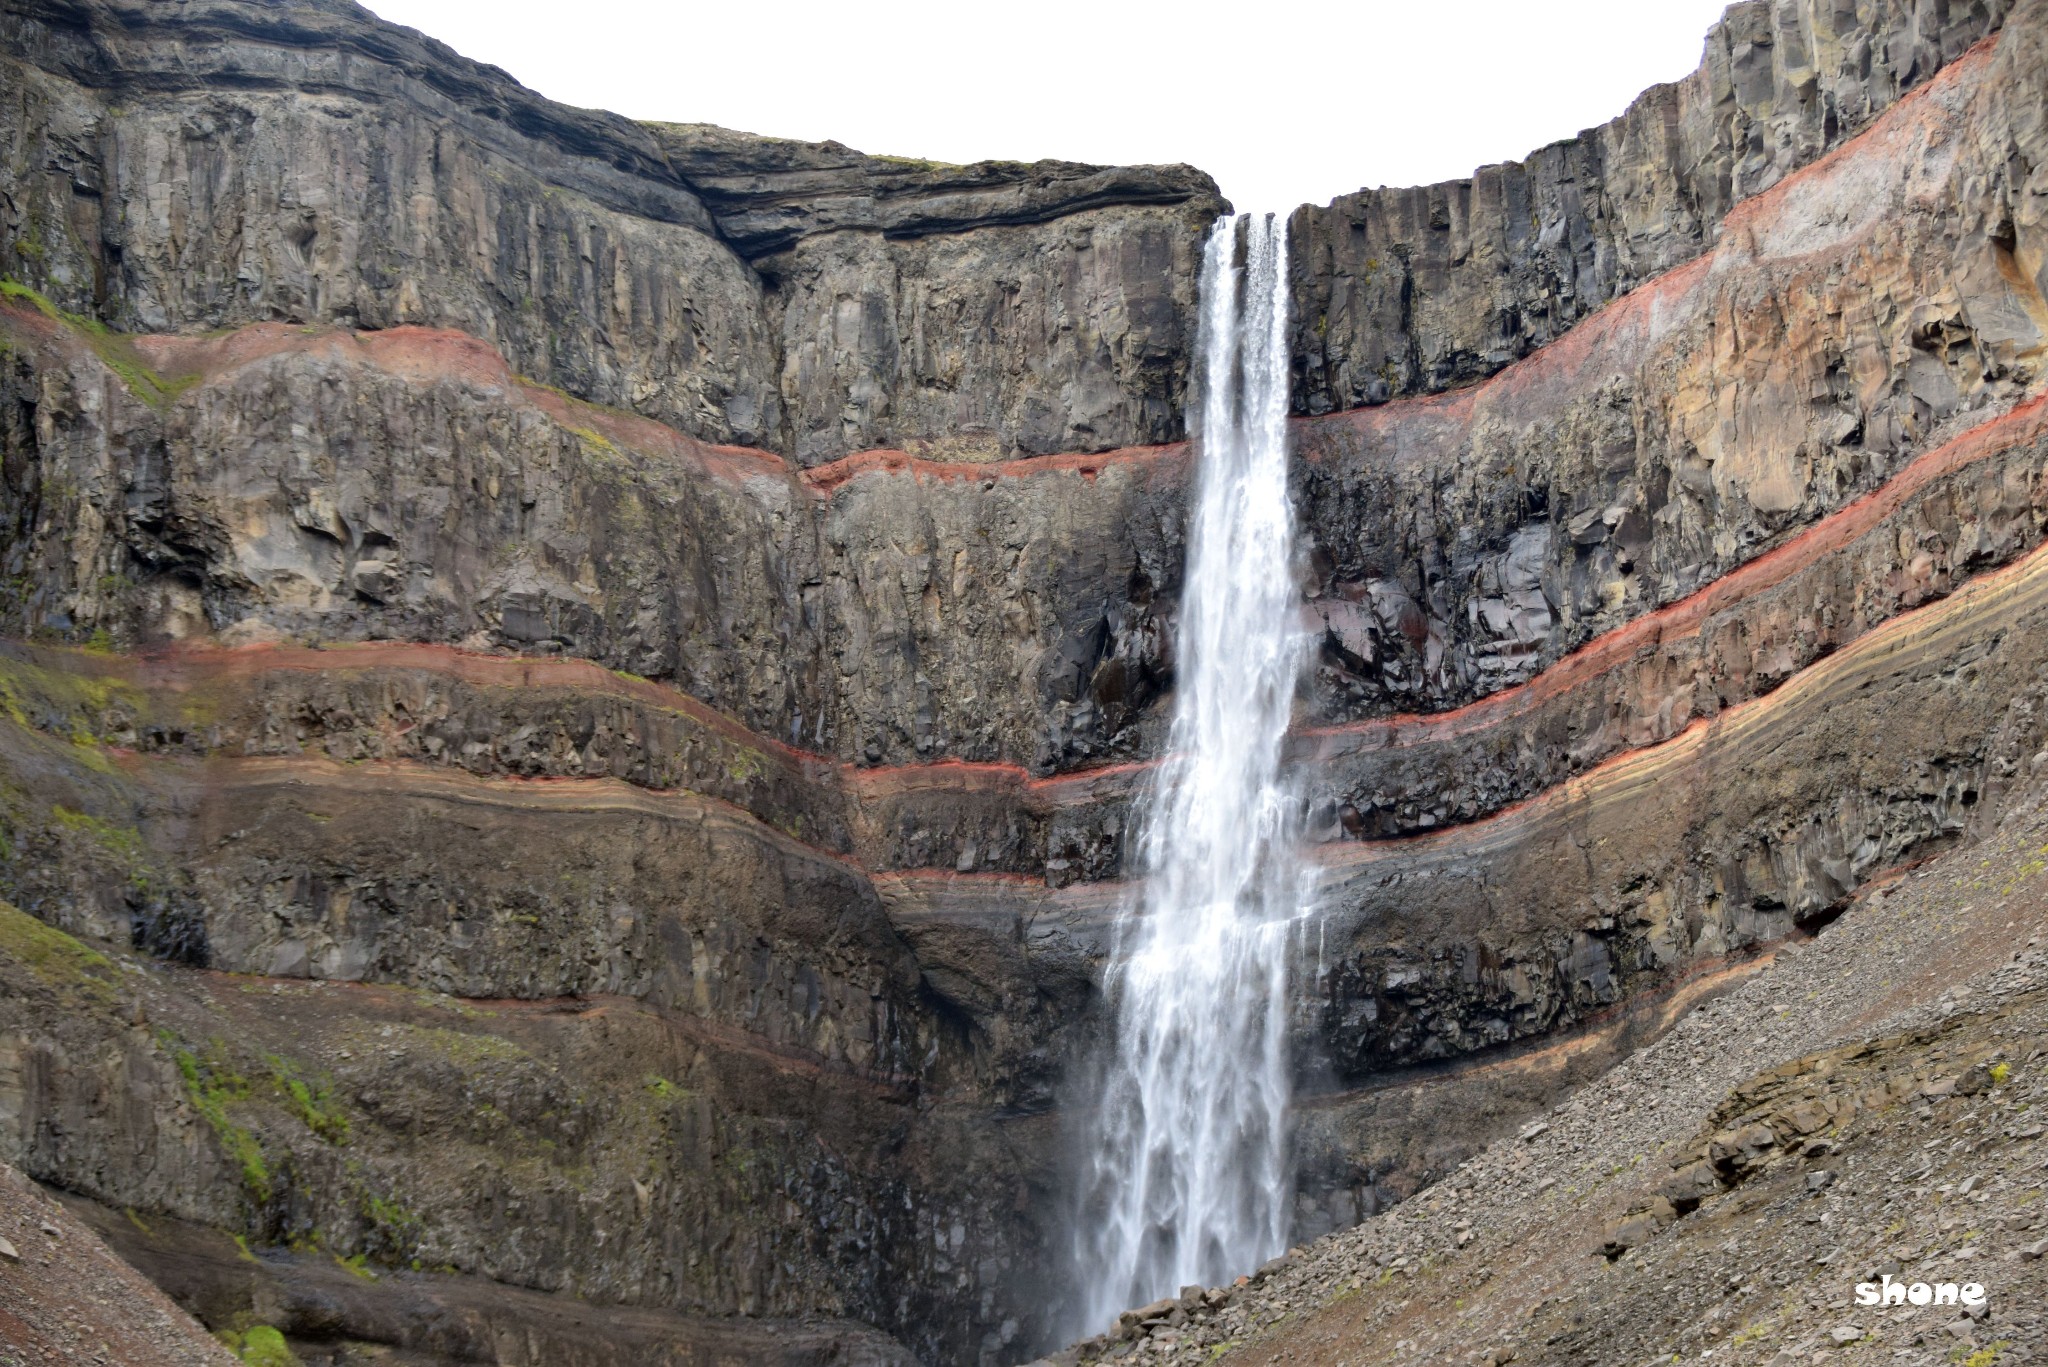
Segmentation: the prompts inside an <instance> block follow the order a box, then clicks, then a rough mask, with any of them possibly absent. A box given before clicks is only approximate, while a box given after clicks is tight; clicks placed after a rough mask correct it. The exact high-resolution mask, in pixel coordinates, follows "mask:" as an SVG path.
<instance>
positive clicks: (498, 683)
mask: <svg viewBox="0 0 2048 1367" xmlns="http://www.w3.org/2000/svg"><path fill="white" fill-rule="evenodd" d="M2044 438H2048V395H2043V396H2038V397H2036V398H2034V399H2032V400H2029V401H2027V402H2026V403H2023V404H2021V405H2019V406H2018V407H2016V408H2014V409H2012V410H2011V411H2009V412H2007V413H2005V414H2003V415H2001V416H1999V417H1996V418H1993V419H1991V420H1989V421H1987V422H1984V423H1982V424H1980V425H1979V426H1977V427H1975V428H1972V429H1971V430H1969V431H1967V432H1965V433H1963V434H1961V435H1959V436H1957V437H1956V438H1954V439H1952V440H1951V441H1949V442H1947V443H1945V444H1943V445H1942V446H1940V447H1937V448H1936V449H1934V450H1932V451H1929V452H1926V453H1924V454H1922V455H1921V456H1919V457H1918V458H1916V459H1915V460H1914V461H1913V462H1912V463H1910V464H1909V465H1908V466H1907V467H1906V468H1905V469H1904V470H1902V471H1901V472H1900V473H1899V474H1898V475H1896V476H1894V477H1893V478H1892V479H1891V480H1890V481H1889V482H1887V483H1886V484H1885V485H1883V486H1882V487H1880V488H1878V489H1876V490H1874V491H1872V492H1871V493H1869V494H1866V495H1864V496H1863V497H1861V498H1859V499H1857V500H1856V501H1854V502H1852V503H1850V504H1849V505H1848V506H1847V507H1845V508H1843V509H1841V510H1840V511H1838V512H1836V513H1834V514H1831V515H1830V516H1828V517H1826V518H1823V519H1822V520H1820V521H1819V522H1816V523H1814V524H1813V525H1812V526H1810V527H1808V528H1807V529H1806V530H1805V531H1803V532H1801V533H1800V534H1798V535H1797V536H1795V537H1793V538H1791V539H1790V540H1788V541H1786V542H1785V543H1783V544H1782V545H1780V546H1778V547H1777V548H1775V549H1773V550H1771V551H1769V552H1767V553H1765V554H1764V555H1762V556H1759V557H1758V558H1756V559H1755V560H1752V561H1750V562H1748V563H1747V564H1745V565H1743V566H1741V567H1739V568H1737V569H1735V570H1733V571H1731V572H1730V573H1728V574H1726V575H1724V576H1722V577H1721V578H1720V579H1717V580H1715V581H1714V582H1713V583H1711V584H1709V585H1707V586H1706V587H1704V588H1702V589H1700V590H1698V591H1697V592H1695V593H1693V594H1691V595H1690V596H1688V597H1686V598H1684V599H1681V600H1679V601H1678V602H1676V603H1672V604H1669V605H1667V606H1666V607H1663V608H1660V609H1657V610H1656V611H1654V612H1651V613H1648V614H1646V615H1644V616H1642V617H1638V618H1636V619H1634V620H1633V621H1630V622H1627V623H1625V624H1623V625H1622V626H1619V627H1616V628H1614V629H1613V630H1612V631H1609V632H1606V633H1604V634H1603V635H1601V636H1599V637H1596V638H1595V639H1594V640H1592V641H1590V642H1588V643H1587V644H1586V645H1585V646H1583V647H1581V648H1580V649H1579V650H1577V651H1575V652H1573V653H1572V654H1571V655H1569V656H1566V657H1565V658H1564V659H1562V660H1560V661H1558V662H1557V663H1556V664H1554V665H1552V666H1550V667H1549V668H1548V669H1545V670H1544V671H1543V672H1541V673H1540V674H1538V675H1536V676H1535V677H1534V678H1532V679H1530V680H1529V681H1528V682H1526V683H1523V684H1520V685H1517V686H1515V687H1513V688H1509V689H1504V690H1502V691H1501V692H1499V693H1495V694H1492V695H1490V696H1488V697H1485V698H1482V699H1480V700H1478V701H1476V702H1473V703H1469V704H1467V705H1466V706H1464V707H1461V708H1458V709H1456V710H1454V711H1449V712H1442V713H1425V714H1404V715H1400V716H1394V717H1382V718H1374V719H1371V720H1368V721H1362V722H1353V723H1348V724H1345V725H1342V726H1335V727H1325V728H1318V729H1313V730H1307V731H1303V732H1300V733H1297V734H1296V736H1295V737H1293V739H1292V740H1291V742H1290V747H1291V750H1292V752H1293V755H1292V757H1293V758H1294V759H1295V760H1297V761H1299V762H1308V763H1316V762H1322V761H1328V760H1332V759H1337V758H1342V757H1344V756H1347V755H1356V754H1363V753H1368V752H1374V751H1383V750H1394V749H1401V748H1406V747H1411V746H1417V745H1422V744H1426V743H1430V742H1434V741H1440V740H1444V739H1447V738H1451V737H1458V736H1468V735H1472V734H1474V733H1477V732H1481V731H1484V730H1487V729H1489V728H1493V727H1497V726H1501V725H1504V724H1506V723H1509V722H1512V721H1514V720H1515V719H1517V718H1520V717H1522V716H1526V715H1528V714H1529V713H1531V712H1533V711H1535V710H1536V709H1537V708H1539V707H1541V706H1543V705H1545V704H1546V703H1549V702H1552V701H1554V700H1556V699H1557V698H1559V697H1562V696H1564V695H1566V694H1569V693H1572V692H1574V691H1577V690H1579V689H1581V688H1584V687H1585V686H1587V685H1588V684H1590V683H1591V682H1593V681H1595V680H1597V679H1599V678H1601V677H1603V676H1606V675H1608V674H1610V673H1611V672H1613V671H1615V670H1617V669H1619V668H1622V667H1624V666H1626V665H1628V664H1629V663H1630V662H1632V661H1634V660H1637V659H1640V658H1642V656H1643V655H1644V653H1645V652H1648V651H1653V650H1655V649H1656V648H1657V647H1658V646H1659V645H1661V644H1663V643H1666V642H1670V641H1675V640H1679V639H1683V638H1686V637H1691V636H1695V635H1697V634H1698V633H1699V632H1700V631H1701V630H1702V629H1703V628H1704V627H1706V626H1707V625H1708V624H1709V623H1710V622H1711V621H1712V620H1713V619H1714V618H1715V617H1716V616H1717V615H1718V614H1720V613H1723V612H1725V611H1727V610H1728V609H1730V608H1732V607H1734V606H1736V605H1738V604H1740V603H1742V602H1744V601H1746V600H1748V599H1750V598H1753V597H1755V596H1757V595H1760V594H1763V593H1765V592H1768V591H1769V590H1771V589H1772V588H1774V587H1776V586H1778V585H1780V584H1782V583H1784V582H1786V581H1787V580H1788V579H1790V578H1791V577H1792V576H1793V575H1795V574H1797V573H1798V572H1800V571H1801V570H1804V569H1806V568H1808V567H1810V566H1812V565H1814V564H1816V563H1818V562H1819V561H1820V560H1821V559H1823V558H1824V557H1825V556H1827V555H1829V554H1830V553H1832V552H1835V551H1838V550H1840V549H1841V548H1843V547H1845V546H1848V545H1850V544H1852V543H1853V542H1855V541H1856V540H1857V539H1858V538H1860V537H1862V536H1864V535H1866V534H1868V533H1869V532H1871V531H1872V530H1874V529H1876V528H1877V527H1879V526H1881V525H1882V524H1883V522H1884V521H1885V519H1887V518H1888V517H1890V516H1892V515H1893V514H1894V513H1895V512H1897V511H1898V510H1899V509H1900V508H1902V507H1903V506H1905V504H1906V503H1907V502H1908V501H1909V500H1910V499H1911V498H1912V497H1913V496H1914V495H1916V494H1918V493H1919V492H1921V491H1922V490H1924V489H1926V488H1927V487H1928V486H1929V485H1930V484H1932V483H1934V482H1935V481H1937V480H1939V479H1941V478H1943V477H1945V476H1948V475H1951V474H1954V473H1955V472H1957V471H1960V470H1963V469H1966V468H1967V467H1969V466H1971V465H1973V464H1976V463H1978V462H1980V461H1983V460H1985V459H1988V458H1990V457H1993V456H1995V455H1998V454H2000V453H2002V452H2005V451H2009V450H2011V449H2013V448H2015V447H2017V446H2020V445H2023V444H2025V443H2028V442H2034V441H2039V440H2043V439H2044ZM1926 610H1927V609H1925V608H1922V609H1917V610H1914V611H1913V612H1909V613H1907V614H1905V615H1904V617H1911V616H1915V615H1917V614H1918V613H1924V612H1925V611H1926ZM1904 617H1901V618H1895V619H1893V622H1892V623H1891V624H1887V625H1886V626H1882V627H1879V628H1877V629H1876V632H1884V631H1886V630H1888V629H1890V627H1892V626H1895V625H1896V624H1897V623H1898V622H1899V621H1902V620H1904ZM1872 634H1875V633H1872ZM1863 639H1864V640H1868V639H1870V636H1869V635H1866V636H1865V637H1864V638H1863ZM1855 648H1856V647H1855V646H1854V645H1852V646H1851V647H1850V650H1852V651H1853V650H1854V649H1855ZM62 658H63V663H64V667H65V668H66V669H68V670H70V671H72V672H77V673H85V674H97V675H106V676H116V677H123V678H127V679H129V680H131V681H132V682H134V683H135V684H137V685H138V686H142V687H146V688H149V689H153V690H162V691H172V692H176V691H188V690H191V689H193V688H196V687H201V686H204V685H205V684H206V683H208V682H210V681H213V680H223V679H225V680H241V679H249V678H255V677H260V676H261V675H264V674H267V673H275V672H286V671H291V672H306V673H322V674H333V673H345V672H351V671H364V670H374V669H394V670H424V671H430V672H434V673H439V674H444V675H447V676H449V677H453V678H457V679H460V680H462V681H463V682H466V683H471V684H475V685H479V686H486V687H502V688H560V689H563V690H570V691H577V692H586V693H597V694H601V695H606V696H612V697H620V698H626V699H630V700H632V701H636V702H642V703H645V704H648V705H650V706H653V707H658V708H661V709H664V710H667V711H671V712H675V713H679V714H682V715H684V716H687V717H689V718H690V719H691V720H692V721H694V722H696V723H697V724H699V725H701V726H702V727H704V728H705V729H706V730H707V731H709V732H712V733H714V734H717V735H720V736H722V737H724V738H725V739H727V740H729V741H731V742H733V743H734V744H737V745H742V746H745V747H747V748H749V749H751V750H755V751H757V752H760V753H762V754H764V755H766V756H769V757H772V758H773V760H774V761H775V762H776V763H777V764H778V766H779V767H781V768H783V769H784V770H785V771H787V772H789V773H791V774H792V775H793V776H796V777H798V778H801V779H803V780H804V781H807V782H812V783H830V784H835V785H838V786H840V787H841V788H842V789H843V791H845V792H846V793H847V794H848V795H849V796H851V797H853V798H855V799H857V800H870V799H874V798H881V797H888V796H898V795H905V794H913V793H919V792H962V793H979V794H988V795H997V796H1002V795H1009V796H1013V797H1014V798H1015V799H1016V800H1018V801H1020V802H1024V803H1031V804H1038V803H1044V804H1047V805H1049V806H1054V807H1057V806H1060V805H1063V804H1066V803H1071V802H1082V801H1089V800H1100V799H1107V798H1117V797H1122V796H1126V795H1128V794H1129V793H1130V792H1132V791H1133V790H1134V789H1135V788H1136V787H1137V786H1139V785H1141V784H1142V783H1143V782H1144V781H1145V780H1146V779H1147V778H1148V777H1149V775H1150V774H1151V773H1152V771H1153V770H1154V769H1155V768H1156V765H1157V761H1156V760H1143V761H1134V762H1128V763H1122V764H1115V765H1106V766H1101V767H1098V768H1093V769H1083V770H1077V771H1072V772H1068V773H1062V774H1055V775H1050V776H1044V777H1034V776H1032V775H1031V774H1030V773H1029V771H1028V770H1026V769H1025V768H1024V767H1023V766H1021V765H1017V764H1011V763H1000V762H971V761H963V760H939V761H935V762H931V763H924V764H908V765H896V766H881V767H862V766H858V765H855V764H852V763H849V762H846V761H843V760H839V759H835V758H833V757H830V756H827V755H822V754H819V753H817V752H815V751H810V750H805V749H801V748H799V747H796V746H792V745H790V744H788V743H787V742H784V741H780V740H776V739H774V738H772V737H769V736H764V735H761V734H760V733H757V732H754V731H751V730H749V729H748V728H746V727H745V726H743V725H742V724H741V723H739V722H738V721H735V720H734V719H733V718H731V717H729V716H728V715H726V714H725V713H723V712H720V711H718V710H717V709H716V708H713V707H711V706H709V705H707V704H705V703H703V702H700V701H698V700H697V699H695V698H692V697H690V696H689V695H688V694H685V693H683V692H681V691H680V690H678V689H676V688H674V687H672V686H670V685H668V684H664V683H658V682H655V681H653V680H648V679H639V678H633V677H631V676H626V675H621V674H617V673H615V672H613V671H611V670H608V669H605V668H604V667H603V666H601V665H597V664H595V663H592V662H590V661H587V660H580V659H574V658H564V657H545V658H536V657H528V656H506V655H489V654H481V653H476V652H472V651H465V650H462V649H460V648H457V647H455V646H449V645H436V644H423V643H407V642H363V643H348V644H336V645H331V646H323V647H317V648H314V647H302V646H288V645H253V646H240V647H217V646H173V647H165V648H161V649H156V650H150V651H144V652H140V653H138V654H136V655H132V656H103V655H95V654H91V653H87V652H74V651H64V652H62ZM1789 686H1790V684H1789V683H1788V684H1786V685H1781V686H1780V690H1779V691H1782V690H1783V688H1785V687H1789ZM1767 696H1768V695H1767ZM1757 701H1759V700H1755V699H1753V700H1750V701H1748V702H1744V703H1740V704H1737V705H1736V707H1737V708H1742V707H1752V706H1754V705H1755V704H1756V702H1757ZM1732 710H1734V709H1731V711H1732ZM1722 715H1724V716H1725V715H1727V713H1723V714H1722ZM1698 724H1699V723H1694V725H1695V726H1697V725H1698ZM1610 762H1611V761H1610ZM1581 777H1583V776H1581ZM1575 781H1576V780H1575ZM973 876H976V877H989V876H996V875H973Z"/></svg>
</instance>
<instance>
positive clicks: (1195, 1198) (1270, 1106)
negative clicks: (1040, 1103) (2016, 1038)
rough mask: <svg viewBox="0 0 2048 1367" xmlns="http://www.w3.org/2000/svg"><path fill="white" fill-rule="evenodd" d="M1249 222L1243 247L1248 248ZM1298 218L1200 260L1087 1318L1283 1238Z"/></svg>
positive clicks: (1299, 890)
mask: <svg viewBox="0 0 2048 1367" xmlns="http://www.w3.org/2000/svg"><path fill="white" fill-rule="evenodd" d="M1240 237H1241V238H1242V246H1243V260H1242V264H1241V265H1240V263H1239V261H1238V248H1239V245H1240ZM1286 264H1287V228H1286V223H1285V222H1284V220H1280V219H1277V218H1275V217H1273V216H1271V215H1261V216H1256V217H1240V218H1226V219H1224V220H1222V221H1221V222H1219V223H1218V224H1217V225H1216V228H1215V230H1214V231H1213V232H1212V233H1211V234H1210V237H1209V242H1208V246H1207V249H1206V252H1205V255H1204V259H1203V264H1202V321H1201V338H1200V342H1201V356H1202V372H1201V399H1200V406H1199V410H1198V411H1197V412H1194V413H1191V414H1190V417H1191V418H1192V419H1194V421H1192V422H1191V423H1190V427H1191V429H1192V430H1193V434H1194V438H1195V443H1196V450H1197V452H1198V458H1199V462H1200V466H1199V474H1198V489H1197V502H1196V509H1195V516H1194V522H1193V525H1192V527H1191V528H1190V536H1189V548H1188V569H1187V580H1186V586H1185V590H1184V592H1183V594H1182V597H1181V620H1180V628H1179V635H1178V644H1177V655H1178V666H1177V675H1178V684H1177V687H1176V696H1175V702H1174V716H1173V728H1172V732H1171V739H1170V741H1169V744H1168V752H1169V754H1168V758H1167V759H1166V760H1165V761H1164V763H1162V765H1161V766H1160V772H1159V776H1158V779H1157V782H1156V786H1155V787H1154V789H1153V791H1152V793H1151V795H1150V799H1149V802H1148V804H1147V807H1146V811H1145V816H1144V820H1143V826H1142V830H1141V831H1140V832H1139V834H1138V836H1137V849H1136V850H1135V853H1136V855H1137V856H1138V859H1139V863H1140V869H1139V871H1140V872H1141V873H1142V874H1143V876H1144V881H1143V883H1142V884H1141V890H1140V891H1139V892H1138V893H1137V895H1136V897H1135V899H1134V901H1133V903H1132V904H1131V905H1128V906H1127V907H1126V908H1125V909H1124V912H1123V915H1122V916H1121V917H1120V919H1119V924H1118V930H1117V936H1116V943H1115V945H1114V948H1113V952H1112V960H1111V967H1110V972H1109V984H1108V986H1109V991H1110V993H1111V994H1112V997H1113V999H1114V1001H1115V1004H1116V1040H1115V1053H1114V1057H1113V1059H1112V1060H1111V1062H1110V1064H1109V1067H1108V1069H1107V1073H1106V1076H1105V1078H1104V1085H1103V1090H1102V1095H1101V1106H1100V1111H1099V1113H1098V1114H1097V1116H1096V1117H1095V1121H1096V1124H1097V1126H1098V1128H1097V1130H1096V1132H1095V1134H1094V1135H1093V1136H1092V1145H1091V1151H1090V1153H1089V1157H1088V1166H1087V1168H1086V1170H1085V1171H1084V1173H1083V1177H1084V1179H1085V1181H1086V1184H1087V1185H1086V1189H1085V1191H1084V1193H1083V1195H1084V1202H1083V1207H1082V1210H1083V1214H1082V1217H1081V1225H1080V1228H1079V1230H1078V1232H1077V1233H1078V1240H1079V1247H1078V1248H1077V1253H1078V1255H1079V1256H1078V1258H1077V1270H1078V1272H1079V1274H1080V1287H1081V1299H1082V1302H1083V1310H1084V1313H1085V1316H1086V1320H1087V1323H1088V1326H1089V1328H1090V1329H1099V1328H1101V1327H1102V1326H1103V1325H1104V1324H1106V1323H1107V1322H1108V1321H1109V1320H1110V1319H1111V1318H1112V1317H1113V1316H1114V1315H1116V1314H1117V1312H1119V1311H1121V1310H1124V1309H1127V1308H1129V1307H1131V1306H1134V1305H1140V1304H1143V1303H1145V1302H1147V1301H1150V1300H1153V1299H1156V1298H1158V1297H1160V1296H1164V1295H1171V1294H1173V1293H1175V1292H1177V1291H1178V1290H1179V1289H1180V1288H1181V1287H1182V1286H1184V1285H1188V1284H1192V1283H1199V1284H1201V1285H1204V1286H1209V1285H1215V1284H1217V1283H1219V1282H1221V1281H1224V1280H1227V1279H1228V1278H1229V1277H1230V1276H1234V1275H1236V1274H1237V1273H1239V1272H1242V1271H1247V1270H1249V1269H1250V1268H1251V1267H1253V1266H1254V1265H1256V1264H1257V1263H1258V1262H1260V1261H1262V1260H1264V1259H1266V1258H1270V1257H1272V1256H1273V1255H1275V1254H1276V1253H1278V1252H1279V1251H1280V1250H1281V1249H1282V1248H1283V1247H1284V1246H1285V1242H1286V1238H1287V1224H1288V1213H1289V1210H1290V1208H1291V1206H1292V1195H1293V1182H1292V1180H1291V1178H1292V1173H1291V1171H1290V1165H1289V1161H1288V1133H1287V1124H1286V1120H1287V1106H1288V1096H1289V1088H1288V1058H1287V977H1288V965H1289V960H1290V958H1291V957H1292V949H1293V944H1292V941H1293V939H1294V937H1293V936H1292V935H1291V934H1290V930H1291V929H1292V927H1293V924H1294V923H1295V921H1296V920H1297V918H1298V917H1300V916H1301V915H1302V914H1304V912H1305V911H1306V909H1307V907H1308V905H1309V893H1310V883H1309V875H1308V873H1307V872H1306V865H1305V863H1304V861H1303V860H1302V859H1301V858H1300V854H1299V848H1298V824H1299V823H1298V819H1297V813H1298V808H1299V804H1298V803H1297V802H1296V800H1295V795H1294V794H1293V793H1292V792H1291V791H1290V790H1289V789H1288V788H1287V787H1286V786H1285V785H1284V784H1283V783H1282V782H1281V778H1280V752H1281V744H1282V742H1283V740H1284V739H1285V737H1286V734H1287V725H1288V719H1289V713H1290V711H1291V708H1292V704H1293V700H1294V691H1295V684H1296V681H1297V679H1298V678H1299V675H1300V672H1301V667H1302V662H1303V659H1304V655H1305V637H1304V635H1303V633H1302V631H1301V628H1300V625H1299V619H1298V617H1297V610H1298V604H1299V593H1298V591H1297V589H1296V586H1295V578H1294V565H1293V556H1294V525H1293V515H1292V510H1291V509H1290V507H1289V504H1288V498H1287V397H1288V348H1287V293H1286V291H1287V271H1286Z"/></svg>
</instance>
